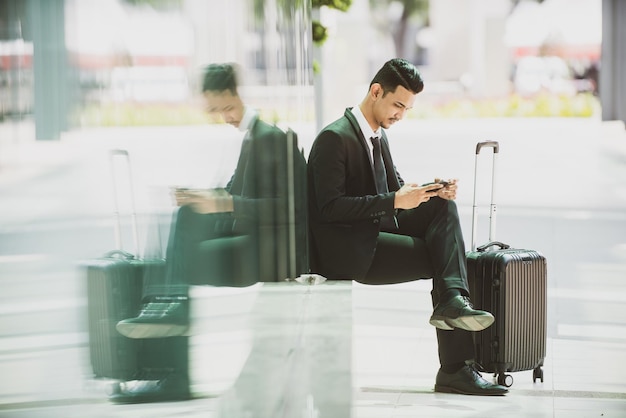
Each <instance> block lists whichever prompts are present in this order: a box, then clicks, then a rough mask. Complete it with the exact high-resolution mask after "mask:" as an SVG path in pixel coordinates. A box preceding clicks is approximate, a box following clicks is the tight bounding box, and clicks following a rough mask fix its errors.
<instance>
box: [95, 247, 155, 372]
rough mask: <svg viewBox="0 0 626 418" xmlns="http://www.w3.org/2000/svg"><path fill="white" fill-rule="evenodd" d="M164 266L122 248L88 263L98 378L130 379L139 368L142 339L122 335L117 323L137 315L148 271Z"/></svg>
mask: <svg viewBox="0 0 626 418" xmlns="http://www.w3.org/2000/svg"><path fill="white" fill-rule="evenodd" d="M163 265H164V263H162V262H159V261H154V262H151V261H144V260H137V259H135V258H134V257H132V256H131V255H130V254H128V253H125V252H122V251H111V252H110V253H108V254H107V255H105V256H104V257H103V258H100V259H96V260H90V261H89V262H87V263H85V266H86V268H87V306H88V308H87V309H88V321H89V354H90V359H91V365H92V368H93V373H94V375H95V376H96V377H107V378H112V379H121V380H126V379H130V378H131V377H132V375H133V374H134V373H135V371H137V369H138V365H139V359H138V356H139V350H140V345H141V341H140V340H133V339H130V338H126V337H124V336H122V335H121V334H119V333H118V332H117V330H116V329H115V325H116V324H117V323H118V321H120V320H122V319H125V318H130V317H133V316H136V315H137V313H138V312H139V309H140V306H141V292H142V281H143V275H144V272H145V271H146V270H150V271H154V272H155V273H156V272H157V271H162V270H163Z"/></svg>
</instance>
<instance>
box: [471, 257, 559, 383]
mask: <svg viewBox="0 0 626 418" xmlns="http://www.w3.org/2000/svg"><path fill="white" fill-rule="evenodd" d="M467 266H468V269H467V270H468V280H469V284H470V292H471V298H472V302H473V304H474V306H475V307H476V308H477V309H483V310H486V311H489V312H491V313H492V314H493V315H494V316H495V323H494V324H493V325H492V326H491V327H489V328H487V329H485V330H483V331H480V332H476V333H474V343H475V349H476V360H477V361H478V363H479V364H480V365H481V366H482V367H483V369H484V371H487V372H494V373H498V374H502V373H504V372H515V371H523V370H535V374H534V375H533V379H536V378H540V379H541V380H542V381H543V372H542V371H541V366H542V365H543V362H544V359H545V356H546V338H547V331H546V327H547V325H546V323H547V321H546V319H547V315H546V290H547V274H546V271H547V269H546V259H545V258H544V257H543V255H541V254H540V253H538V252H537V251H534V250H525V249H511V248H509V249H497V250H492V251H471V252H469V253H468V255H467ZM499 380H500V379H499Z"/></svg>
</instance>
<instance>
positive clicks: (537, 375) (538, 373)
mask: <svg viewBox="0 0 626 418" xmlns="http://www.w3.org/2000/svg"><path fill="white" fill-rule="evenodd" d="M537 379H539V380H541V383H543V369H542V368H541V367H537V368H535V369H533V383H535V382H536V381H537Z"/></svg>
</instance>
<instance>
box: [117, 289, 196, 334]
mask: <svg viewBox="0 0 626 418" xmlns="http://www.w3.org/2000/svg"><path fill="white" fill-rule="evenodd" d="M115 328H116V329H117V331H118V332H119V333H120V334H122V335H124V336H126V337H128V338H164V337H178V336H182V335H185V333H186V332H187V330H188V329H189V299H188V298H187V297H186V296H156V297H154V298H153V299H152V300H151V301H150V302H148V303H146V304H144V306H143V308H142V309H141V312H140V313H139V315H138V316H137V317H135V318H129V319H124V320H122V321H120V322H118V323H117V325H116V326H115Z"/></svg>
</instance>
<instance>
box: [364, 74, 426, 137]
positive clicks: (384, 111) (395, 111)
mask: <svg viewBox="0 0 626 418" xmlns="http://www.w3.org/2000/svg"><path fill="white" fill-rule="evenodd" d="M371 94H372V95H373V97H374V106H373V112H374V118H375V119H376V123H377V124H378V126H381V127H383V128H385V129H387V128H389V127H390V126H391V125H392V124H394V123H395V122H397V121H399V120H401V119H402V118H403V117H404V114H405V113H406V111H407V110H409V109H411V108H412V107H413V103H414V102H415V96H416V94H414V93H413V92H412V91H410V90H407V89H405V88H404V87H402V86H398V87H397V88H396V91H394V92H393V93H392V92H387V94H385V95H383V89H382V87H381V86H380V85H379V84H373V85H372V91H371Z"/></svg>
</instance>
